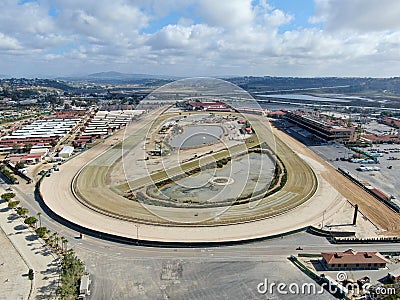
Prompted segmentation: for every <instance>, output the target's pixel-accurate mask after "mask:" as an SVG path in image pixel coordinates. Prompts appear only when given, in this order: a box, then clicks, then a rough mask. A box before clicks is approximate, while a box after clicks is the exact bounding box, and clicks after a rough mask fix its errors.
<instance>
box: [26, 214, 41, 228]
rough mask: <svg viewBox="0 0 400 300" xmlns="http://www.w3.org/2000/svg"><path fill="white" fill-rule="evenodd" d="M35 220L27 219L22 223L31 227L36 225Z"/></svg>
mask: <svg viewBox="0 0 400 300" xmlns="http://www.w3.org/2000/svg"><path fill="white" fill-rule="evenodd" d="M37 221H38V220H37V219H36V218H35V217H32V216H31V217H27V218H26V219H25V220H24V223H25V224H26V225H29V226H32V225H35V224H36V223H37Z"/></svg>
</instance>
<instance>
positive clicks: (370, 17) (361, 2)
mask: <svg viewBox="0 0 400 300" xmlns="http://www.w3.org/2000/svg"><path fill="white" fill-rule="evenodd" d="M315 4H316V14H315V16H313V17H312V18H311V21H312V22H323V23H324V24H325V26H326V28H327V29H328V30H357V31H381V30H390V31H391V30H399V29H400V22H399V16H400V1H398V0H349V1H343V0H315Z"/></svg>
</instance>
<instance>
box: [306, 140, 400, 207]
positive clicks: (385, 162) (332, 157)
mask: <svg viewBox="0 0 400 300" xmlns="http://www.w3.org/2000/svg"><path fill="white" fill-rule="evenodd" d="M310 148H311V149H312V150H313V151H314V152H316V153H317V154H318V155H320V156H321V157H323V158H325V159H326V160H327V161H328V162H329V163H331V164H332V165H333V166H335V167H336V168H338V167H340V168H343V169H346V170H348V171H349V172H350V173H352V174H353V175H355V176H356V177H357V178H358V179H361V180H365V181H367V182H369V183H370V184H371V185H372V186H374V187H376V188H378V189H380V190H381V191H383V192H384V193H386V194H388V195H389V196H393V197H394V198H395V199H393V201H394V202H396V203H398V204H400V201H399V200H398V199H400V191H399V190H398V188H397V187H396V186H397V184H398V178H399V177H400V153H399V152H397V153H396V152H394V151H395V149H400V145H384V144H382V145H379V146H374V147H373V148H376V149H382V151H384V152H386V153H381V154H382V155H383V156H382V157H379V158H378V162H379V163H378V164H371V165H368V166H376V167H379V168H380V171H370V172H360V171H357V170H356V169H357V168H359V167H360V166H362V164H361V163H352V162H349V161H342V160H341V159H347V158H350V157H352V155H353V154H355V152H354V151H352V150H350V149H348V148H346V147H344V146H343V145H339V144H332V145H323V146H310ZM368 149H370V148H365V150H368ZM389 157H392V158H394V159H390V160H389ZM337 159H339V160H337ZM365 166H366V165H365Z"/></svg>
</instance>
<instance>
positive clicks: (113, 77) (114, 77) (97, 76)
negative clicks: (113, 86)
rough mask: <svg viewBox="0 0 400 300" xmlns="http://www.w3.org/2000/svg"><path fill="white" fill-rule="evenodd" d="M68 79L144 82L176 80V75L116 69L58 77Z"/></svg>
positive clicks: (102, 81) (96, 81) (103, 81)
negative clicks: (118, 70) (126, 71)
mask: <svg viewBox="0 0 400 300" xmlns="http://www.w3.org/2000/svg"><path fill="white" fill-rule="evenodd" d="M58 79H61V80H66V81H89V82H94V83H120V82H121V83H129V82H132V83H142V81H147V80H176V79H179V78H178V77H176V76H166V75H151V74H128V73H120V72H115V71H108V72H99V73H93V74H89V75H83V76H71V77H61V78H58Z"/></svg>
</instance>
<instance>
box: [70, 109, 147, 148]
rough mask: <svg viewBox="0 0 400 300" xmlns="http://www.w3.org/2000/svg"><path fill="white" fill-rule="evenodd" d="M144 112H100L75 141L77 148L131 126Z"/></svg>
mask: <svg viewBox="0 0 400 300" xmlns="http://www.w3.org/2000/svg"><path fill="white" fill-rule="evenodd" d="M144 112H145V111H144V110H125V111H98V112H97V113H96V114H95V115H94V116H93V117H92V118H91V119H90V120H89V121H88V124H87V126H86V127H84V128H83V130H82V132H81V133H80V135H79V136H77V138H76V139H75V140H74V142H73V144H74V146H75V147H79V148H84V147H86V145H87V144H88V143H92V142H93V141H94V140H96V139H97V138H102V137H104V136H107V135H109V134H112V133H113V132H114V131H116V130H118V129H121V128H122V127H125V126H126V125H128V124H129V122H131V121H132V119H133V118H134V117H138V116H140V115H142V114H143V113H144Z"/></svg>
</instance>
